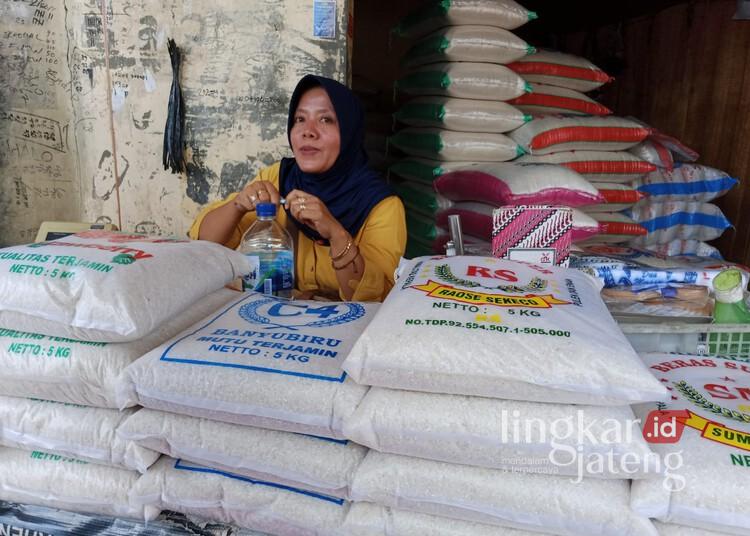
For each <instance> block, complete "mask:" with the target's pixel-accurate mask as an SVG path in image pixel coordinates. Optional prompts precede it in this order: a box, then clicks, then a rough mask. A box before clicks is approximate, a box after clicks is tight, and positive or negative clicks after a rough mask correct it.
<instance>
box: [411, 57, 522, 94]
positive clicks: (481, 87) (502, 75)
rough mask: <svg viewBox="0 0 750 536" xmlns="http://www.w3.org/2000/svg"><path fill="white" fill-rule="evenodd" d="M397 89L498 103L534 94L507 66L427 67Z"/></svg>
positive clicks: (452, 64)
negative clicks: (530, 92)
mask: <svg viewBox="0 0 750 536" xmlns="http://www.w3.org/2000/svg"><path fill="white" fill-rule="evenodd" d="M396 88H397V89H398V90H399V91H403V92H404V93H408V94H409V95H442V96H446V97H456V98H459V99H480V100H498V101H507V100H510V99H513V98H515V97H520V96H521V95H523V94H524V93H527V92H529V91H531V86H529V84H528V83H527V82H526V81H525V80H524V79H523V78H521V77H520V76H518V75H517V74H516V73H514V72H513V71H511V70H510V69H508V68H507V67H505V66H503V65H495V64H492V63H474V62H445V63H432V64H430V65H425V66H423V67H419V68H417V69H415V70H414V71H413V72H411V73H409V74H407V75H405V76H404V77H402V78H400V79H399V80H397V81H396Z"/></svg>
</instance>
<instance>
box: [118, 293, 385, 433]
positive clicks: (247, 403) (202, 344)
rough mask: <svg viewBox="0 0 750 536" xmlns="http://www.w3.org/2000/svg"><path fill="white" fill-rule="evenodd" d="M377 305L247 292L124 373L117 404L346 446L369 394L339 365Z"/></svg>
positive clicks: (150, 353)
mask: <svg viewBox="0 0 750 536" xmlns="http://www.w3.org/2000/svg"><path fill="white" fill-rule="evenodd" d="M377 307H378V305H377V304H369V303H367V304H365V303H355V302H335V303H334V302H318V301H303V300H300V301H288V300H284V299H281V298H274V297H271V296H265V295H263V294H257V293H253V292H251V293H247V294H245V295H244V296H243V297H242V298H240V299H239V300H236V301H235V302H233V303H231V304H230V305H228V306H226V307H224V308H222V309H220V310H218V311H216V312H215V313H214V314H213V315H211V316H209V317H208V318H206V319H205V320H204V321H202V322H198V323H196V324H195V325H194V326H193V327H191V328H189V329H187V330H186V331H184V332H183V333H182V334H181V335H178V336H177V337H175V338H174V339H172V340H171V341H169V342H167V343H165V344H163V345H162V346H159V347H158V348H156V349H154V350H152V351H151V352H149V353H148V354H146V355H145V356H143V357H142V358H141V359H139V360H137V361H136V362H135V363H133V364H132V365H130V366H129V367H128V368H127V369H125V371H124V372H123V375H122V377H121V381H120V382H119V386H118V401H119V404H120V406H121V407H124V406H127V405H128V404H130V403H137V404H140V405H142V406H144V407H147V408H151V409H158V410H163V411H171V412H174V413H181V414H185V415H192V416H194V417H205V418H207V419H213V420H217V421H224V422H230V423H236V424H245V425H250V426H258V427H260V428H269V429H273V430H282V431H288V432H299V433H304V434H312V435H318V436H323V437H330V438H335V439H343V435H342V434H341V425H342V420H343V419H344V418H346V417H348V416H349V415H350V414H351V413H352V412H353V411H354V409H355V408H356V406H357V404H358V403H359V401H360V400H361V399H362V397H363V396H364V394H365V392H366V391H367V388H366V387H364V386H361V385H357V384H355V383H354V382H353V381H352V380H351V379H350V378H349V377H348V376H347V374H346V373H345V372H344V371H343V369H342V368H341V363H342V361H343V360H344V358H345V357H346V356H347V354H348V353H349V351H350V350H351V347H352V345H353V344H354V341H355V340H356V339H357V337H358V336H359V334H360V333H361V332H362V330H363V329H364V328H365V326H367V324H368V323H369V321H370V319H371V318H372V316H373V315H374V313H375V311H376V309H377Z"/></svg>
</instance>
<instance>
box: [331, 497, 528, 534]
mask: <svg viewBox="0 0 750 536" xmlns="http://www.w3.org/2000/svg"><path fill="white" fill-rule="evenodd" d="M341 532H342V535H344V534H345V535H356V536H500V535H502V536H538V534H539V533H538V532H529V531H527V530H516V529H509V528H503V529H498V528H497V527H496V526H493V525H486V524H484V523H474V522H472V521H463V520H460V519H450V518H447V517H439V516H433V515H429V514H420V513H418V512H410V511H408V510H397V509H395V508H388V507H385V506H380V505H377V504H372V503H366V502H357V503H352V505H351V507H350V508H349V513H348V514H347V515H346V520H345V521H344V526H343V529H342V531H341Z"/></svg>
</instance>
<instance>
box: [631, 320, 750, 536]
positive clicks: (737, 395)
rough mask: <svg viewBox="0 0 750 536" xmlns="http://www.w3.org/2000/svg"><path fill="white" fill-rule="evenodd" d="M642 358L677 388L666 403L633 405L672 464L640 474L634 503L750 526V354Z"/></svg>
mask: <svg viewBox="0 0 750 536" xmlns="http://www.w3.org/2000/svg"><path fill="white" fill-rule="evenodd" d="M738 335H740V334H738ZM709 344H710V340H709ZM641 358H642V359H643V361H644V363H645V364H646V365H647V366H648V367H649V368H650V369H651V372H652V373H653V374H654V376H655V377H656V378H658V379H659V381H660V382H661V383H662V384H663V385H664V386H666V387H667V388H668V389H669V392H670V398H669V400H668V401H667V402H666V403H659V404H639V405H637V406H636V407H635V408H634V409H635V413H636V416H637V417H639V418H640V419H641V420H642V423H643V424H642V426H643V434H644V437H645V438H646V439H647V440H648V441H650V442H651V448H652V450H653V451H654V452H655V453H657V454H658V455H659V456H661V458H662V459H663V460H665V462H667V463H665V466H666V467H668V468H669V471H668V472H667V473H665V475H666V478H656V479H646V480H643V481H640V482H633V488H632V495H631V506H632V508H633V509H634V510H635V511H636V512H637V513H639V514H641V515H645V516H648V517H652V518H656V519H658V520H659V521H662V522H665V523H676V524H679V525H685V526H690V527H697V528H701V529H706V530H715V531H719V532H722V533H724V532H725V533H727V534H750V510H749V509H748V504H750V487H748V485H747V481H748V480H747V479H748V471H750V360H748V359H741V358H731V357H719V356H697V355H681V354H666V353H647V354H642V355H641Z"/></svg>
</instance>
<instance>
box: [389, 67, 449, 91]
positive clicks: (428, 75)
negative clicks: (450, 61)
mask: <svg viewBox="0 0 750 536" xmlns="http://www.w3.org/2000/svg"><path fill="white" fill-rule="evenodd" d="M450 85H451V79H450V76H448V74H447V73H444V72H443V71H420V72H418V73H412V74H407V75H406V76H404V77H403V78H399V79H398V80H397V81H396V89H400V90H402V91H407V92H408V91H409V90H410V89H448V88H449V87H450Z"/></svg>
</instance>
